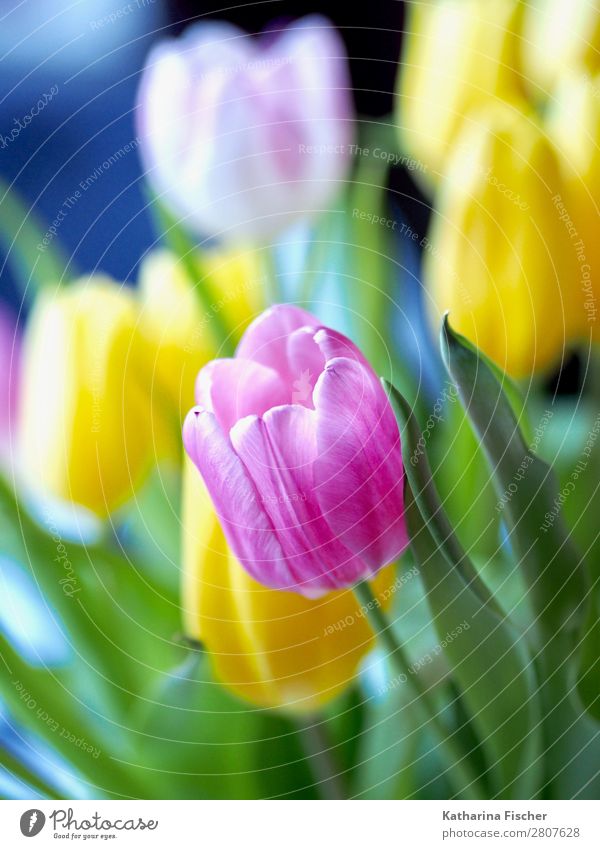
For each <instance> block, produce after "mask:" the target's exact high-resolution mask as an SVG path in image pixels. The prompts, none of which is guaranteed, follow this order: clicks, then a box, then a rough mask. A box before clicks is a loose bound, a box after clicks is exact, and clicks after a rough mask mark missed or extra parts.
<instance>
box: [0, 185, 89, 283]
mask: <svg viewBox="0 0 600 849" xmlns="http://www.w3.org/2000/svg"><path fill="white" fill-rule="evenodd" d="M44 238H46V241H47V242H48V244H46V245H45V244H44ZM0 241H1V242H2V244H3V246H4V249H5V251H6V254H7V258H6V261H7V262H8V263H9V265H10V266H12V268H13V270H14V273H15V275H16V276H17V278H18V279H19V281H20V284H21V288H22V290H23V293H24V294H25V295H26V296H27V297H28V298H33V297H35V296H36V295H37V294H38V292H40V291H42V289H45V288H48V287H55V286H57V285H59V284H60V283H63V282H64V278H65V274H66V269H67V268H68V267H69V265H70V267H71V271H70V276H75V274H76V272H75V271H74V269H73V264H72V263H70V261H69V260H68V258H67V257H66V256H65V255H64V254H63V253H62V251H61V249H60V248H59V247H58V245H57V237H56V236H52V234H50V233H49V231H47V230H46V231H45V230H44V227H43V225H42V224H41V223H40V222H39V221H38V220H37V218H36V216H35V215H34V213H33V212H32V211H31V210H30V209H27V207H26V206H25V204H24V203H23V201H22V200H21V199H20V198H19V196H18V195H17V193H16V192H15V191H14V189H12V188H11V187H10V186H9V185H8V184H7V183H6V182H5V181H4V180H2V179H0Z"/></svg>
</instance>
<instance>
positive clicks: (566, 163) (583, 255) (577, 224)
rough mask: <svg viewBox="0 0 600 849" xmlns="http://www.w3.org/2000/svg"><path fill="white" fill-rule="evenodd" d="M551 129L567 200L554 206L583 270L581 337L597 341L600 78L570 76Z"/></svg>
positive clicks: (552, 107) (555, 104)
mask: <svg viewBox="0 0 600 849" xmlns="http://www.w3.org/2000/svg"><path fill="white" fill-rule="evenodd" d="M546 120H547V129H548V133H549V135H550V137H551V138H552V140H553V141H554V143H555V145H556V148H557V150H558V152H559V154H560V163H561V166H562V172H563V178H564V182H565V193H564V196H561V197H560V198H557V199H556V202H555V205H556V208H557V212H558V213H559V215H560V217H561V220H562V221H563V223H564V225H565V227H566V228H567V230H568V232H569V235H570V238H571V243H572V248H573V251H574V252H575V255H576V257H577V261H578V265H579V275H578V289H579V293H580V295H579V296H580V297H581V298H582V299H583V306H584V310H585V316H582V318H583V321H582V327H581V336H582V339H586V338H589V331H590V329H591V330H592V332H593V334H594V336H595V337H597V336H598V332H599V331H598V302H597V293H598V292H599V291H600V239H598V220H599V214H600V213H599V207H598V204H599V197H600V149H599V148H598V139H599V138H600V74H599V75H597V76H596V77H595V78H591V77H587V76H581V75H565V77H564V78H563V79H562V80H561V81H560V83H559V85H558V87H557V89H556V90H555V93H554V97H553V100H552V103H551V104H549V108H548V110H547V115H546Z"/></svg>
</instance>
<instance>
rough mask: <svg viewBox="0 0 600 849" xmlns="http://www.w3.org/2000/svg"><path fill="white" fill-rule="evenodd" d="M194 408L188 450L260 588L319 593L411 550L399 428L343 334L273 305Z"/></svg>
mask: <svg viewBox="0 0 600 849" xmlns="http://www.w3.org/2000/svg"><path fill="white" fill-rule="evenodd" d="M196 402H197V404H198V406H196V407H194V408H193V409H192V410H191V411H190V413H189V414H188V416H187V418H186V421H185V424H184V428H183V439H184V444H185V447H186V450H187V453H188V454H189V455H190V457H191V458H192V460H193V461H194V463H195V464H196V466H197V468H198V469H199V471H200V473H201V474H202V477H203V478H204V482H205V484H206V487H207V489H208V491H209V493H210V496H211V498H212V500H213V502H214V505H215V509H216V511H217V514H218V515H219V518H220V521H221V524H222V526H223V530H224V532H225V535H226V537H227V539H228V542H229V544H230V546H231V548H232V550H233V552H234V553H235V555H236V556H237V558H238V559H239V560H240V562H241V563H242V564H243V565H244V567H245V568H246V569H247V571H248V572H249V573H250V574H251V575H252V577H254V578H255V579H256V580H257V581H260V582H261V583H262V584H265V585H267V586H269V587H272V588H274V589H281V590H293V591H295V592H299V593H302V594H303V595H307V596H318V595H321V594H322V593H324V592H328V591H330V590H335V589H340V588H344V587H349V586H352V585H354V584H356V583H357V582H358V581H361V580H363V579H366V578H369V577H371V576H372V575H374V574H375V573H376V572H377V571H378V570H379V569H381V568H382V567H383V566H385V565H386V564H388V563H390V562H391V561H393V560H394V559H395V558H396V557H398V555H399V554H400V553H401V552H402V551H403V549H404V548H405V546H406V544H407V532H406V523H405V517H404V498H403V482H404V470H403V465H402V454H401V450H400V434H399V432H398V425H397V423H396V419H395V417H394V413H393V411H392V408H391V406H390V404H389V401H388V398H387V396H386V394H385V391H384V390H383V388H382V386H381V384H380V382H379V380H378V379H377V376H376V374H375V373H374V371H373V369H372V368H371V366H370V365H369V364H368V362H367V361H366V360H365V358H364V357H363V355H362V354H361V352H360V351H359V350H358V348H357V347H356V346H355V345H354V344H353V343H352V342H351V341H350V340H349V339H347V338H346V337H345V336H342V334H340V333H337V332H336V331H335V330H331V329H330V328H328V327H323V326H322V325H320V324H319V322H318V321H317V319H316V318H315V317H314V316H312V315H310V313H307V312H305V311H304V310H301V309H298V308H296V307H292V306H284V305H279V306H275V307H272V308H271V309H269V310H267V311H266V312H265V313H263V314H262V315H261V316H260V317H259V318H258V319H256V320H255V321H254V322H253V323H252V324H251V325H250V327H249V328H248V329H247V331H246V333H245V334H244V336H243V338H242V340H241V341H240V344H239V346H238V349H237V352H236V356H235V358H233V359H222V360H213V362H211V363H209V364H208V365H207V366H205V367H204V368H203V369H202V370H201V371H200V373H199V375H198V378H197V382H196Z"/></svg>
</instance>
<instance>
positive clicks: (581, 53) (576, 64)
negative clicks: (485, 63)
mask: <svg viewBox="0 0 600 849" xmlns="http://www.w3.org/2000/svg"><path fill="white" fill-rule="evenodd" d="M523 6H524V7H526V9H525V12H524V21H523V41H522V45H523V65H524V74H525V79H526V80H528V81H529V84H530V87H531V90H532V92H533V93H534V94H537V95H538V96H540V95H541V96H544V95H550V94H551V93H552V89H553V87H554V86H555V85H556V84H557V83H558V82H559V81H560V80H561V79H562V77H563V76H564V75H565V74H568V73H572V72H575V73H577V72H580V73H586V72H587V73H589V74H596V73H597V72H599V71H600V52H599V48H600V9H599V8H598V3H597V2H595V0H568V2H565V0H537V2H534V3H532V2H530V3H524V4H523ZM540 89H541V90H540Z"/></svg>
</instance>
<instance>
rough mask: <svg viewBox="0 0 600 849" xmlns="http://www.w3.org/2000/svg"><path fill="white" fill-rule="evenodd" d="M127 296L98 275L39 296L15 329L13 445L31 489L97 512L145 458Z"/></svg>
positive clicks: (123, 491)
mask: <svg viewBox="0 0 600 849" xmlns="http://www.w3.org/2000/svg"><path fill="white" fill-rule="evenodd" d="M137 315H138V314H137V308H136V303H135V298H134V294H133V293H132V292H131V291H130V290H128V289H125V288H121V287H119V285H118V284H116V283H115V282H114V281H112V280H110V279H109V278H106V277H103V276H101V275H96V276H93V277H90V278H89V279H81V280H79V281H77V282H75V283H74V284H73V285H71V286H69V287H65V288H64V289H62V290H60V291H58V292H57V293H55V294H53V295H41V296H40V297H39V298H38V300H37V302H36V304H35V307H34V310H33V313H32V315H31V318H30V321H29V325H28V328H27V331H26V334H25V342H24V352H23V371H22V384H21V387H22V399H21V416H20V449H21V450H20V453H21V456H22V464H23V469H24V473H25V476H26V478H27V479H28V480H29V482H30V483H31V484H32V486H34V487H35V488H36V489H38V490H41V491H43V492H49V493H52V494H53V495H54V496H56V497H58V498H61V499H65V500H69V501H73V502H75V503H77V504H80V505H83V506H84V507H87V508H89V509H90V510H92V511H94V512H95V513H97V514H99V515H104V514H107V513H109V512H111V511H112V510H114V509H115V507H118V506H119V505H120V504H122V503H123V502H124V501H126V500H127V498H129V496H130V495H131V492H132V490H133V488H134V487H135V486H136V485H137V483H138V482H139V481H140V479H141V478H142V477H143V475H144V473H145V470H146V468H147V467H148V465H149V463H150V459H151V441H150V429H149V426H148V423H149V421H150V410H149V407H148V402H147V390H146V384H147V381H148V377H147V375H146V370H147V355H146V351H145V350H144V343H143V340H142V339H141V337H140V335H139V333H138V331H137Z"/></svg>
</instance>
